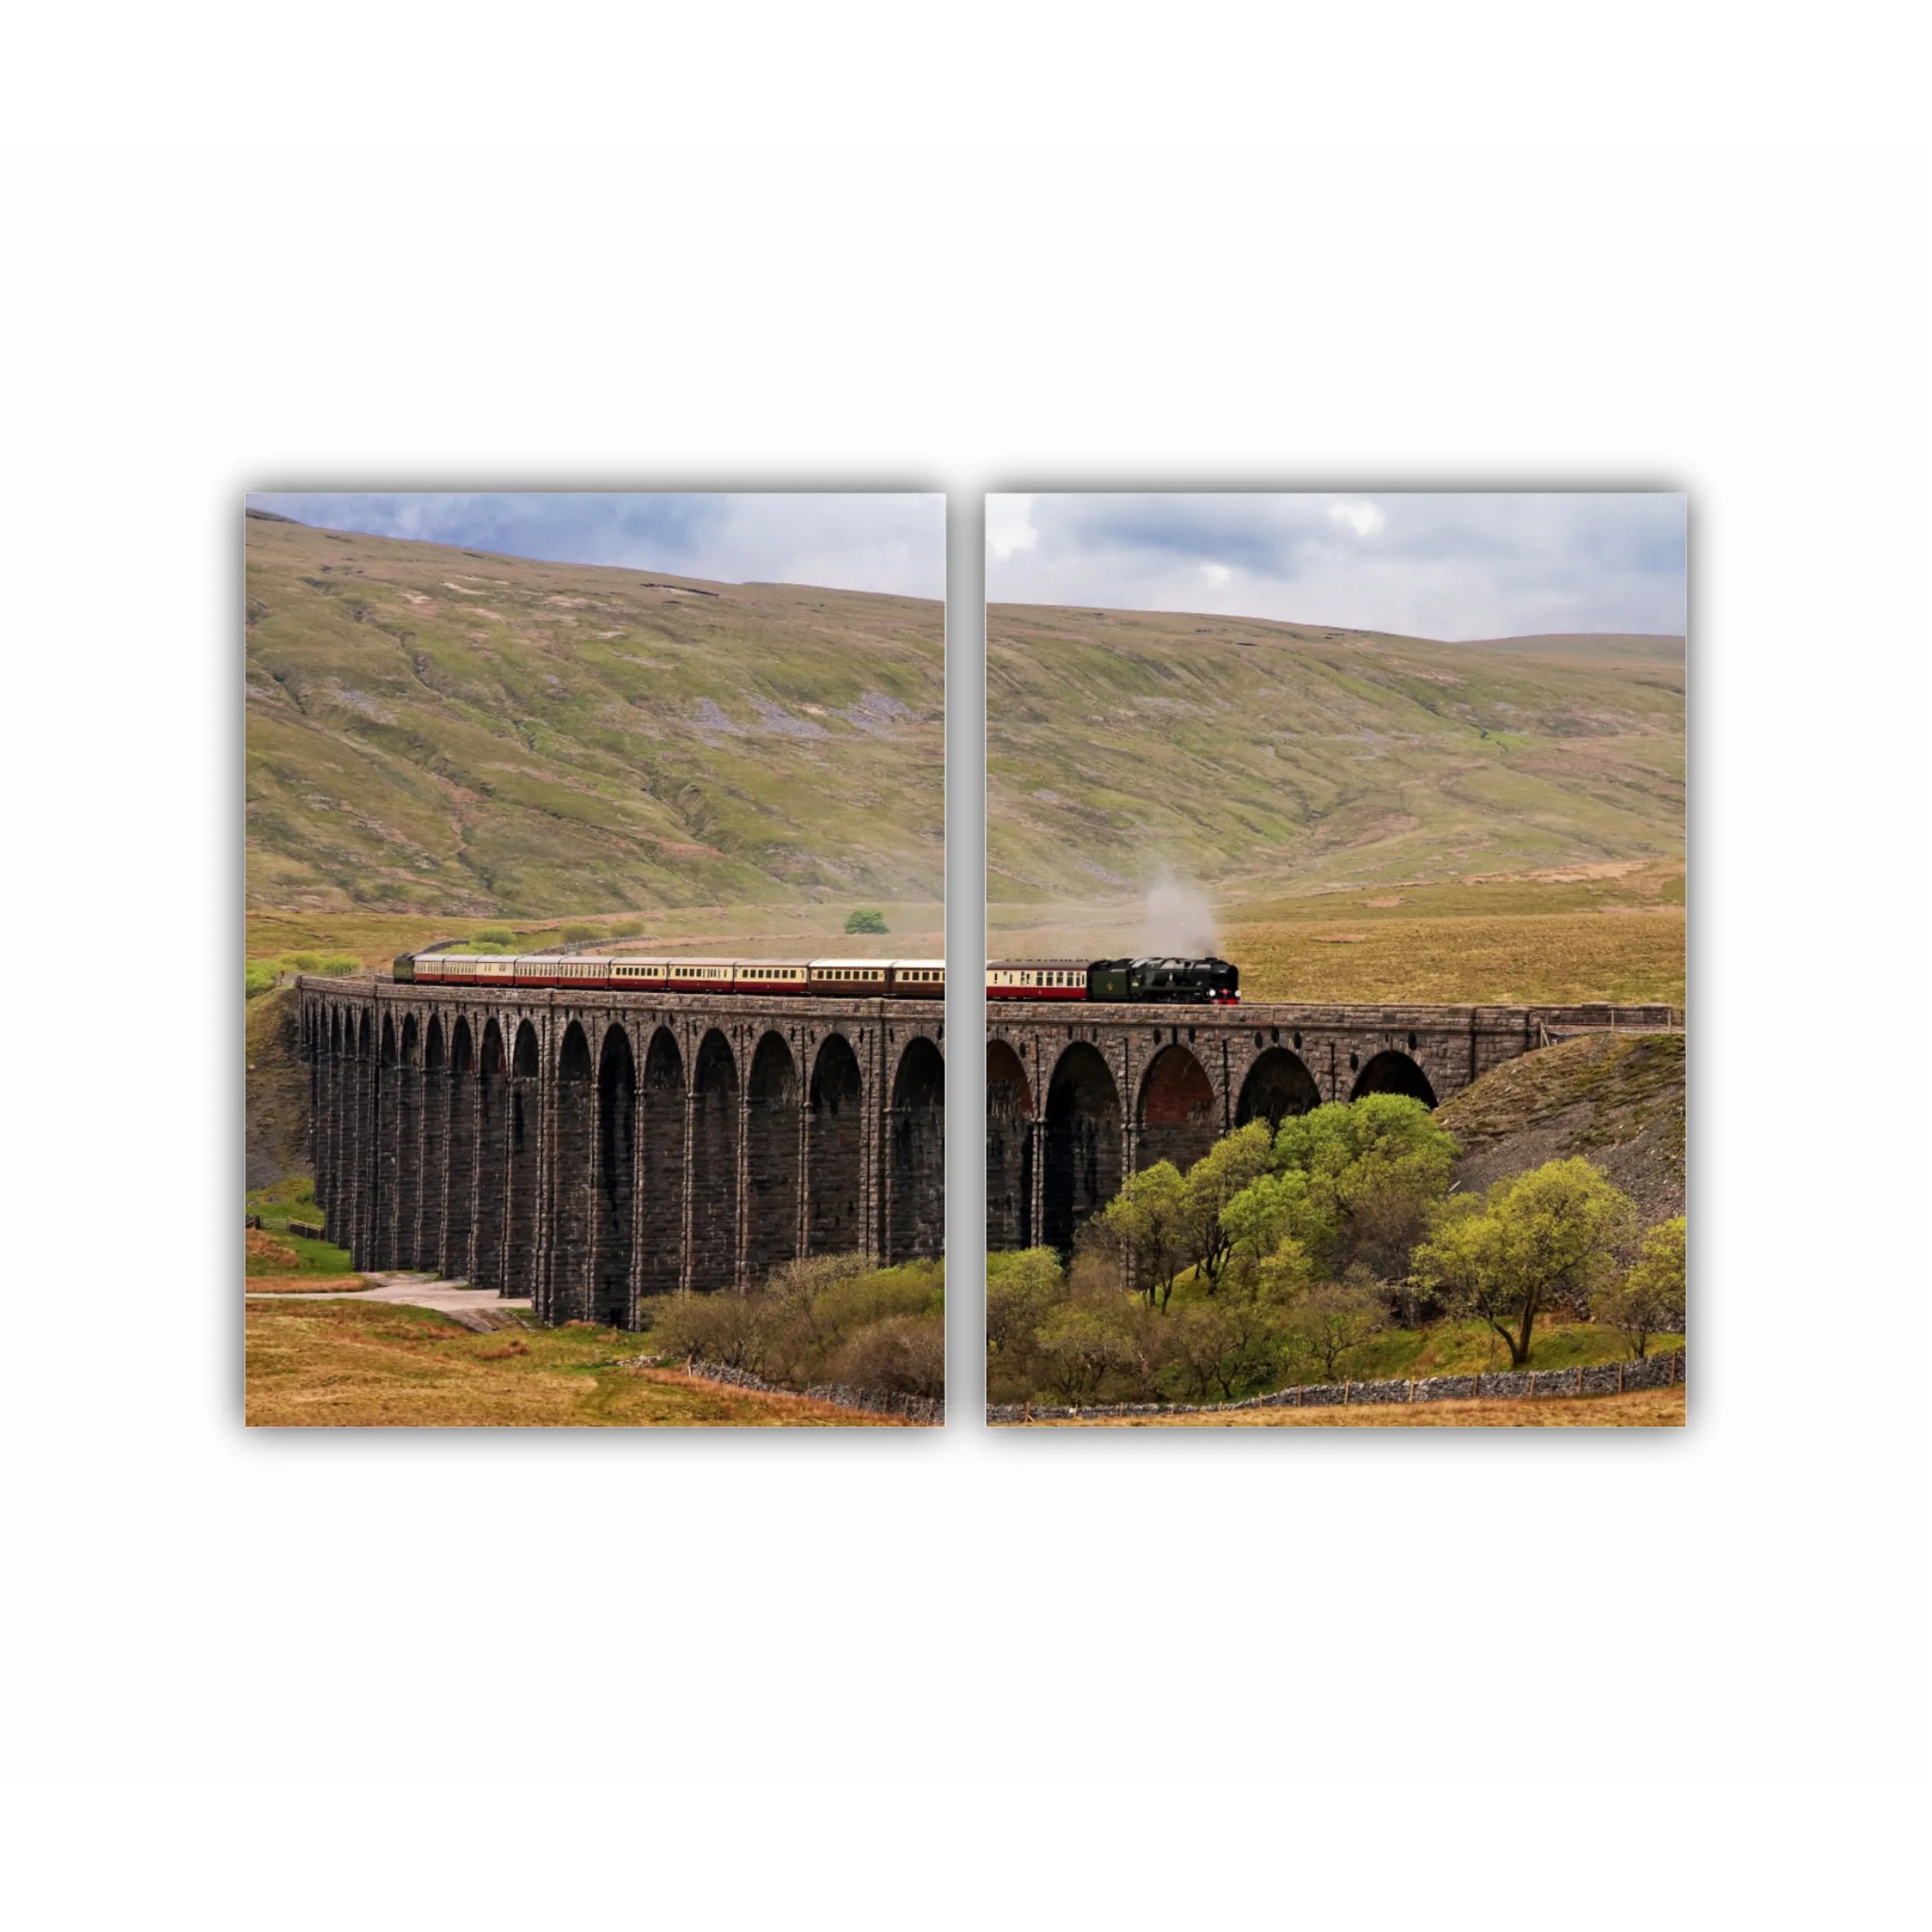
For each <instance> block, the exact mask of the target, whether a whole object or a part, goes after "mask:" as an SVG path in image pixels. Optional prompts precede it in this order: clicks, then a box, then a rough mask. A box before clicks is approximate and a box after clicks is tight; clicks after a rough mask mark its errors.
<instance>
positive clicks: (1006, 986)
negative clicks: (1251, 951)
mask: <svg viewBox="0 0 1932 1932" xmlns="http://www.w3.org/2000/svg"><path fill="white" fill-rule="evenodd" d="M986 997H987V998H988V999H1081V1000H1088V1001H1095V1000H1106V1001H1121V1002H1131V1003H1132V1004H1134V1005H1143V1006H1238V1005H1240V1003H1241V971H1240V968H1239V967H1237V966H1232V965H1230V964H1229V963H1228V961H1226V960H1225V959H1091V960H1089V959H996V960H993V961H991V962H989V964H988V966H987V968H986Z"/></svg>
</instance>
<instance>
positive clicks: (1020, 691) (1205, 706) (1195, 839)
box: [987, 604, 1684, 905]
mask: <svg viewBox="0 0 1932 1932" xmlns="http://www.w3.org/2000/svg"><path fill="white" fill-rule="evenodd" d="M987 631H988V635H987V656H988V662H987V687H988V718H987V739H988V803H987V815H988V861H989V864H988V870H989V879H988V895H989V897H990V898H991V899H992V900H994V901H995V903H998V902H1005V903H1009V904H1025V903H1039V904H1043V905H1051V904H1053V903H1058V902H1062V901H1065V900H1079V901H1091V900H1095V899H1097V898H1103V897H1105V896H1108V895H1110V894H1112V893H1124V892H1130V891H1138V890H1140V889H1144V888H1145V886H1146V885H1147V884H1148V882H1149V881H1150V879H1152V878H1153V877H1155V876H1157V875H1158V873H1159V872H1162V871H1164V870H1165V871H1168V872H1174V873H1176V874H1179V875H1180V876H1182V877H1184V878H1186V879H1192V880H1195V881H1197V882H1199V883H1202V884H1203V885H1213V886H1217V887H1218V888H1226V889H1232V890H1233V891H1235V892H1238V893H1241V894H1243V896H1246V895H1247V894H1249V893H1253V892H1256V891H1262V892H1265V891H1267V890H1270V889H1273V890H1277V891H1294V892H1301V891H1308V890H1318V889H1328V888H1332V887H1336V886H1344V885H1379V884H1385V883H1395V882H1397V881H1405V882H1410V881H1426V880H1432V879H1433V880H1443V879H1459V878H1467V877H1470V876H1479V875H1493V874H1519V873H1524V872H1536V871H1543V870H1548V869H1551V868H1554V867H1565V866H1591V865H1603V864H1607V863H1612V862H1631V861H1666V862H1668V861H1675V860H1679V859H1681V858H1682V855H1683V849H1684V669H1683V643H1682V639H1679V638H1634V637H1621V636H1620V637H1614V638H1611V637H1604V638H1588V637H1574V636H1564V637H1545V638H1522V639H1502V640H1498V641H1490V642H1485V643H1482V644H1444V643H1436V642H1431V641H1428V640H1426V639H1420V638H1401V637H1396V636H1392V635H1389V634H1383V633H1379V632H1371V631H1344V630H1337V629H1333V628H1326V627H1322V626H1317V625H1308V624H1281V623H1269V622H1264V621H1260V620H1258V619H1248V618H1235V617H1210V616H1191V615H1187V614H1178V613H1172V612H1161V611H1093V610H1071V609H1057V608H1053V607H1046V606H1043V605H1029V604H995V605H992V606H991V607H989V609H988V614H987ZM1226 896H1227V894H1226V890H1217V892H1216V897H1217V899H1223V900H1224V899H1225V898H1226Z"/></svg>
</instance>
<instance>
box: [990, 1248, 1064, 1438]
mask: <svg viewBox="0 0 1932 1932" xmlns="http://www.w3.org/2000/svg"><path fill="white" fill-rule="evenodd" d="M1065 1300H1066V1277H1065V1276H1064V1275H1063V1274H1062V1272H1061V1270H1060V1257H1058V1256H1057V1255H1056V1254H1055V1253H1054V1252H1053V1250H1052V1249H1051V1248H1024V1249H1022V1250H1019V1252H1017V1253H1006V1254H989V1255H988V1256H987V1257H986V1393H987V1394H988V1396H989V1397H990V1398H991V1400H993V1401H995V1402H1024V1401H1026V1400H1028V1399H1029V1397H1030V1396H1032V1393H1033V1392H1034V1391H1035V1389H1038V1388H1040V1387H1042V1386H1043V1376H1044V1370H1043V1366H1042V1364H1041V1361H1040V1355H1039V1327H1040V1325H1041V1323H1042V1322H1043V1321H1045V1320H1046V1317H1047V1315H1048V1314H1049V1312H1050V1311H1052V1310H1053V1308H1056V1307H1057V1306H1058V1305H1059V1304H1060V1303H1061V1302H1063V1301H1065Z"/></svg>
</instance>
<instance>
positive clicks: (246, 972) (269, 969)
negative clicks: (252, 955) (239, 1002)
mask: <svg viewBox="0 0 1932 1932" xmlns="http://www.w3.org/2000/svg"><path fill="white" fill-rule="evenodd" d="M242 983H243V998H245V999H253V998H254V997H255V995H257V993H265V992H267V991H268V990H269V988H270V987H271V986H273V985H274V984H275V968H274V966H273V965H272V964H270V962H269V961H267V960H265V959H251V960H250V961H248V962H247V965H246V967H245V968H243V981H242Z"/></svg>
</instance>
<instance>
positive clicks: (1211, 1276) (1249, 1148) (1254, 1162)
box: [1182, 1121, 1274, 1294]
mask: <svg viewBox="0 0 1932 1932" xmlns="http://www.w3.org/2000/svg"><path fill="white" fill-rule="evenodd" d="M1273 1151H1274V1135H1273V1134H1272V1133H1270V1131H1269V1128H1268V1124H1267V1121H1250V1122H1249V1123H1248V1124H1247V1126H1246V1127H1243V1128H1237V1129H1236V1131H1234V1132H1233V1133H1232V1134H1227V1135H1226V1136H1225V1137H1224V1138H1222V1139H1220V1140H1218V1141H1216V1142H1215V1144H1214V1145H1213V1146H1212V1147H1211V1148H1209V1149H1208V1151H1206V1153H1205V1154H1203V1155H1202V1156H1201V1158H1199V1160H1198V1161H1196V1162H1195V1163H1194V1165H1192V1167H1191V1168H1189V1169H1188V1171H1187V1176H1186V1181H1185V1192H1184V1199H1183V1202H1182V1211H1183V1213H1184V1214H1185V1217H1186V1221H1187V1241H1188V1248H1189V1256H1190V1258H1191V1259H1192V1261H1193V1262H1194V1264H1195V1265H1196V1267H1198V1268H1199V1270H1200V1271H1201V1279H1202V1281H1204V1282H1205V1283H1206V1284H1207V1291H1208V1293H1209V1294H1213V1293H1214V1291H1216V1289H1217V1288H1218V1287H1219V1286H1220V1285H1221V1270H1223V1267H1226V1264H1227V1260H1228V1256H1229V1254H1230V1252H1231V1250H1232V1249H1233V1236H1231V1235H1230V1233H1228V1231H1227V1230H1226V1228H1224V1227H1223V1226H1222V1223H1221V1216H1222V1215H1223V1213H1224V1212H1225V1211H1226V1208H1227V1206H1228V1204H1229V1202H1231V1201H1232V1200H1233V1199H1234V1198H1235V1197H1236V1196H1237V1195H1239V1194H1240V1192H1242V1190H1243V1189H1244V1188H1246V1187H1247V1186H1248V1185H1250V1182H1253V1181H1255V1180H1256V1179H1259V1177H1260V1175H1263V1174H1265V1173H1266V1172H1267V1168H1268V1162H1269V1159H1270V1157H1271V1155H1272V1154H1273Z"/></svg>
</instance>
